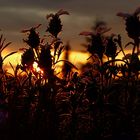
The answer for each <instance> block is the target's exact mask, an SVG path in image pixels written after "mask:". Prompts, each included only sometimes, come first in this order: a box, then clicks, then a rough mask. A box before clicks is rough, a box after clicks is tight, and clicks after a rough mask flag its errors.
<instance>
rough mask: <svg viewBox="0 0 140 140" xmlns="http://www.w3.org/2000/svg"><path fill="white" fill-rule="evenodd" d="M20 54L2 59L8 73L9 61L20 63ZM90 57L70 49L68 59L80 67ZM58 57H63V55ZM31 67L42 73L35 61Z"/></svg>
mask: <svg viewBox="0 0 140 140" xmlns="http://www.w3.org/2000/svg"><path fill="white" fill-rule="evenodd" d="M9 52H11V51H9V50H7V51H5V52H4V53H3V56H5V55H6V54H7V53H9ZM130 52H131V51H130V50H125V53H126V54H128V53H130ZM21 55H22V52H21V51H19V52H17V53H16V54H14V55H12V56H10V57H8V58H6V60H5V61H4V69H6V70H8V71H9V72H10V73H11V72H12V70H11V68H10V65H9V62H10V63H11V64H12V65H13V66H16V65H17V64H20V62H21ZM89 57H90V54H89V53H87V52H78V51H71V52H70V56H69V61H70V62H71V63H72V64H74V65H75V66H76V67H77V68H80V66H81V64H85V63H87V62H88V61H89V60H87V59H88V58H89ZM122 57H123V54H122V53H120V54H119V55H118V56H117V59H121V58H122ZM60 59H63V55H62V57H61V58H60ZM117 63H118V64H120V63H121V62H117ZM61 66H62V64H61V63H59V64H58V67H57V66H56V67H57V71H59V69H60V67H61ZM33 69H34V71H35V72H36V73H38V74H39V73H41V74H43V71H42V70H41V69H40V68H39V67H38V64H37V62H34V64H33Z"/></svg>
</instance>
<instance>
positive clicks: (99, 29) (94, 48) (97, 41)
mask: <svg viewBox="0 0 140 140" xmlns="http://www.w3.org/2000/svg"><path fill="white" fill-rule="evenodd" d="M109 30H110V28H107V26H105V23H104V22H101V23H99V24H98V25H97V26H96V27H95V28H94V32H87V31H84V32H81V33H80V34H79V35H84V36H90V37H91V42H90V44H89V45H88V47H87V51H88V52H89V53H91V54H97V55H98V57H99V58H100V59H102V57H103V53H104V51H105V45H104V41H103V38H104V37H103V34H104V33H106V32H108V31H109Z"/></svg>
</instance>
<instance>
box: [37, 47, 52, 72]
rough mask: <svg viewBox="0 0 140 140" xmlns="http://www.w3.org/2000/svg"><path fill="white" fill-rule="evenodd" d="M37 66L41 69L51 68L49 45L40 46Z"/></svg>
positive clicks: (48, 69) (47, 69)
mask: <svg viewBox="0 0 140 140" xmlns="http://www.w3.org/2000/svg"><path fill="white" fill-rule="evenodd" d="M39 67H40V68H42V69H43V70H46V71H50V70H51V68H52V55H51V51H50V46H48V45H47V46H42V47H41V52H40V55H39Z"/></svg>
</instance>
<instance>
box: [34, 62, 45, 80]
mask: <svg viewBox="0 0 140 140" xmlns="http://www.w3.org/2000/svg"><path fill="white" fill-rule="evenodd" d="M32 71H33V73H34V75H38V74H39V75H40V76H41V77H42V76H43V74H44V71H43V70H42V69H41V68H40V67H39V66H38V63H37V62H36V61H35V62H34V63H33V69H32Z"/></svg>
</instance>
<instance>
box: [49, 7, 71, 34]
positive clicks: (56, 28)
mask: <svg viewBox="0 0 140 140" xmlns="http://www.w3.org/2000/svg"><path fill="white" fill-rule="evenodd" d="M64 14H66V15H69V13H68V12H67V11H64V10H62V9H61V10H59V11H58V12H57V13H56V14H49V15H47V16H46V18H47V19H50V18H51V19H50V22H49V25H48V27H47V30H46V31H47V32H49V33H50V34H52V35H53V36H54V37H57V35H58V33H59V32H61V30H62V24H61V19H60V18H59V16H60V15H64Z"/></svg>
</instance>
